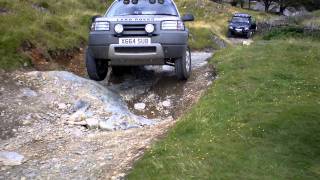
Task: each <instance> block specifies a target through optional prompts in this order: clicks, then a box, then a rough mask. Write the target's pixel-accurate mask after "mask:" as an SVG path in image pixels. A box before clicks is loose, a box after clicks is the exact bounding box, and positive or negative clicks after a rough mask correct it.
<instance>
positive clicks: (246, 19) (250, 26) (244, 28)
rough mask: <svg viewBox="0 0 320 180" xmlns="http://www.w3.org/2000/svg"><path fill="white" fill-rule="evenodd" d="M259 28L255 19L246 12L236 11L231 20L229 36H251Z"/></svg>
mask: <svg viewBox="0 0 320 180" xmlns="http://www.w3.org/2000/svg"><path fill="white" fill-rule="evenodd" d="M256 30H257V24H256V22H255V19H254V18H253V17H252V16H251V15H249V14H244V13H236V14H234V15H233V17H232V19H231V20H230V21H229V27H228V37H233V36H244V37H246V38H250V37H251V36H252V35H253V34H254V33H255V32H256Z"/></svg>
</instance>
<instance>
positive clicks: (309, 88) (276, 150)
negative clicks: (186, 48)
mask: <svg viewBox="0 0 320 180" xmlns="http://www.w3.org/2000/svg"><path fill="white" fill-rule="evenodd" d="M319 48H320V43H319V41H309V40H293V39H287V40H285V41H284V40H272V41H258V42H256V43H254V44H253V45H251V46H248V47H245V46H241V47H235V48H229V49H225V50H221V51H219V52H218V53H217V54H216V55H215V56H214V58H213V60H212V61H211V62H212V63H213V64H215V65H216V66H217V69H218V74H219V78H218V79H217V80H216V81H215V83H214V85H213V86H212V87H211V88H210V89H209V90H208V92H207V94H206V95H205V96H204V97H202V98H201V100H200V102H199V103H198V104H197V105H196V106H195V107H194V108H193V109H192V110H191V112H189V113H188V114H187V115H185V116H184V117H183V118H182V119H181V120H180V121H179V122H178V123H177V125H176V127H175V128H173V129H172V130H171V131H170V132H169V134H168V135H167V137H166V138H165V139H164V140H162V141H160V142H158V143H156V144H155V145H154V146H153V147H152V149H151V150H150V151H148V152H147V153H146V155H145V156H144V157H143V158H142V159H141V160H140V161H138V162H137V163H136V164H135V167H134V170H133V171H132V172H131V173H130V174H129V176H128V178H129V179H246V180H247V179H319V177H320V138H319V137H320V131H319V129H320V121H319V119H320V111H319V107H320V86H319V84H320V78H319V77H320V71H319V69H320V51H319Z"/></svg>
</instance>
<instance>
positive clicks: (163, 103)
mask: <svg viewBox="0 0 320 180" xmlns="http://www.w3.org/2000/svg"><path fill="white" fill-rule="evenodd" d="M162 106H163V107H167V108H168V107H170V106H171V101H170V100H166V101H163V102H162Z"/></svg>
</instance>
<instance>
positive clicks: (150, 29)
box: [145, 24, 154, 33]
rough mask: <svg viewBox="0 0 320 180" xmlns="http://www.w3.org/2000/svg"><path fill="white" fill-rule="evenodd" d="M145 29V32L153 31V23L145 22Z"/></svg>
mask: <svg viewBox="0 0 320 180" xmlns="http://www.w3.org/2000/svg"><path fill="white" fill-rule="evenodd" d="M145 30H146V32H147V33H153V32H154V25H153V24H147V25H146V27H145Z"/></svg>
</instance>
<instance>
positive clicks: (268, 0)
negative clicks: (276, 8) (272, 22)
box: [260, 0, 276, 12]
mask: <svg viewBox="0 0 320 180" xmlns="http://www.w3.org/2000/svg"><path fill="white" fill-rule="evenodd" d="M260 1H261V2H262V3H263V4H264V11H265V12H268V11H269V8H270V6H271V4H272V3H273V2H275V1H276V0H260Z"/></svg>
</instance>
